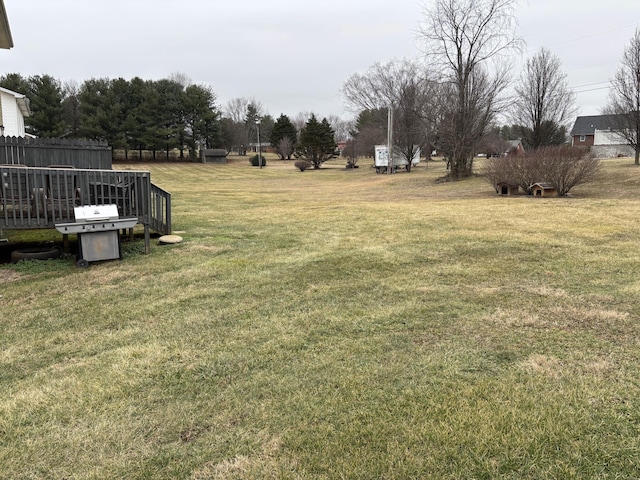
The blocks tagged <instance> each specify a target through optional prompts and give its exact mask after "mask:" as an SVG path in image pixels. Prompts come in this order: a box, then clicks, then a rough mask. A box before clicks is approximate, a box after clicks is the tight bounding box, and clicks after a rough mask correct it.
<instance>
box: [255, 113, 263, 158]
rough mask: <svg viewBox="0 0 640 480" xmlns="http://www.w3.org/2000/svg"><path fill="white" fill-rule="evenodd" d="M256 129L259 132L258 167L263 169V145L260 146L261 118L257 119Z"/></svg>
mask: <svg viewBox="0 0 640 480" xmlns="http://www.w3.org/2000/svg"><path fill="white" fill-rule="evenodd" d="M256 130H257V132H258V167H260V169H262V147H261V146H260V120H256Z"/></svg>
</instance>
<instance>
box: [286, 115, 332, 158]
mask: <svg viewBox="0 0 640 480" xmlns="http://www.w3.org/2000/svg"><path fill="white" fill-rule="evenodd" d="M336 147H337V144H336V142H335V140H334V131H333V129H332V128H331V125H330V124H329V122H328V121H327V119H326V118H323V119H322V122H318V119H317V118H316V116H315V115H313V114H312V115H311V118H310V119H309V120H308V121H307V123H306V124H305V126H304V128H303V129H302V130H301V131H300V144H299V145H298V148H297V149H296V153H297V156H301V157H304V158H306V159H307V160H308V161H309V162H310V163H311V164H312V165H313V168H314V169H318V168H320V166H321V165H322V164H323V163H324V162H326V161H327V160H329V159H330V158H331V157H332V156H333V154H334V152H335V150H336Z"/></svg>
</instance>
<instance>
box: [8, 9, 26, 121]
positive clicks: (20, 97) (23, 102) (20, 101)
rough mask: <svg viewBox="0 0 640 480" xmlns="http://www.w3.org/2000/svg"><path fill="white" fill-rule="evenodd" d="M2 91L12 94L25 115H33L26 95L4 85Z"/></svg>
mask: <svg viewBox="0 0 640 480" xmlns="http://www.w3.org/2000/svg"><path fill="white" fill-rule="evenodd" d="M0 1H2V0H0ZM0 92H2V93H6V94H9V95H12V96H13V97H14V98H15V99H16V103H17V104H18V108H19V109H20V111H21V112H22V115H23V116H25V117H28V116H30V115H31V108H29V99H28V98H27V97H26V95H22V94H21V93H16V92H14V91H12V90H9V89H7V88H2V87H0Z"/></svg>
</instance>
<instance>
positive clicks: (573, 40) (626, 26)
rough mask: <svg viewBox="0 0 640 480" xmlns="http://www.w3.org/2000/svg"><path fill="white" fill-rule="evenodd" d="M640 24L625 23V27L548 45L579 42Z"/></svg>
mask: <svg viewBox="0 0 640 480" xmlns="http://www.w3.org/2000/svg"><path fill="white" fill-rule="evenodd" d="M639 25H640V24H638V23H636V24H632V25H625V26H624V27H618V28H612V29H611V30H605V31H602V32H595V33H592V34H590V35H585V36H583V37H576V38H571V39H569V40H564V41H562V42H557V43H553V44H551V45H547V46H548V47H556V46H558V45H565V44H567V43H572V42H578V41H580V40H586V39H588V38H593V37H599V36H600V35H606V34H608V33H613V32H619V31H620V30H626V29H627V28H631V27H636V28H637V27H638V26H639Z"/></svg>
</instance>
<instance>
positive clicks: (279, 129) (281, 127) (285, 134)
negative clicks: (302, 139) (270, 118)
mask: <svg viewBox="0 0 640 480" xmlns="http://www.w3.org/2000/svg"><path fill="white" fill-rule="evenodd" d="M297 137H298V132H297V130H296V127H295V125H294V124H293V123H292V122H291V120H290V119H289V117H288V116H286V115H285V114H281V115H280V117H278V120H276V123H275V124H274V125H273V130H272V131H271V139H270V141H271V145H272V146H274V147H275V148H277V149H278V155H280V159H281V160H284V159H285V158H286V159H287V160H291V151H290V150H289V151H287V152H284V151H281V150H280V145H281V142H282V140H283V139H285V138H288V139H289V141H290V143H289V144H290V145H295V143H296V140H297Z"/></svg>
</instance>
